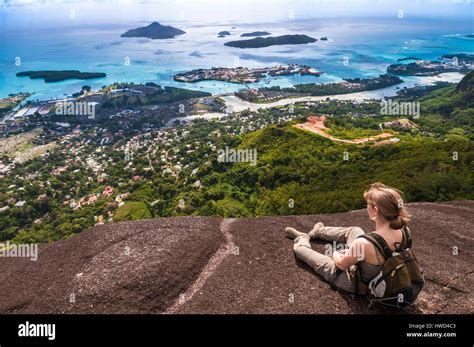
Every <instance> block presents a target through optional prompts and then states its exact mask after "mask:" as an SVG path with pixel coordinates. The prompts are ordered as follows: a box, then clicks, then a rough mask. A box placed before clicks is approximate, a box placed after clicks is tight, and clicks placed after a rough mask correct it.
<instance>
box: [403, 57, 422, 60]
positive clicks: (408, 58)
mask: <svg viewBox="0 0 474 347" xmlns="http://www.w3.org/2000/svg"><path fill="white" fill-rule="evenodd" d="M405 60H421V59H420V58H417V57H406V58H399V59H397V61H405Z"/></svg>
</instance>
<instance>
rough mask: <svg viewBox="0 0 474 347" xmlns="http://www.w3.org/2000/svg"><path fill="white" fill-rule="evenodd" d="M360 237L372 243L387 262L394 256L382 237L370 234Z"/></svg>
mask: <svg viewBox="0 0 474 347" xmlns="http://www.w3.org/2000/svg"><path fill="white" fill-rule="evenodd" d="M359 237H362V238H364V239H366V240H367V241H369V242H370V243H372V244H373V245H374V246H375V248H376V249H377V250H378V251H379V252H380V254H382V256H383V257H384V259H385V260H387V259H388V258H390V257H391V256H392V250H391V249H390V247H389V246H388V244H387V242H386V241H385V239H384V238H383V237H382V236H380V235H377V234H376V233H368V234H364V235H361V236H359Z"/></svg>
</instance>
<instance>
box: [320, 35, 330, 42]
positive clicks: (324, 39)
mask: <svg viewBox="0 0 474 347" xmlns="http://www.w3.org/2000/svg"><path fill="white" fill-rule="evenodd" d="M320 40H321V41H327V40H328V38H327V37H326V36H324V37H321V38H320Z"/></svg>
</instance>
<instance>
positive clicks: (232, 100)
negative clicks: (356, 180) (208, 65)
mask: <svg viewBox="0 0 474 347" xmlns="http://www.w3.org/2000/svg"><path fill="white" fill-rule="evenodd" d="M463 77H464V75H463V74H460V73H457V72H449V73H443V74H440V75H437V76H430V77H411V78H406V79H405V80H404V82H403V83H401V84H397V85H393V86H390V87H386V88H382V89H376V90H370V91H365V92H357V93H348V94H335V95H325V96H303V97H299V98H288V99H281V100H278V101H275V102H270V103H253V102H249V101H244V100H241V99H239V98H238V97H237V96H235V95H227V96H222V97H221V98H222V99H223V100H224V101H225V104H226V107H227V109H228V110H229V107H230V108H231V110H232V112H240V111H243V110H247V109H249V110H250V111H257V110H258V109H267V108H272V107H276V106H286V105H289V104H293V103H296V102H304V101H323V100H326V99H327V98H330V99H334V100H342V101H344V100H352V101H355V102H357V101H358V102H362V101H364V100H370V99H375V100H380V99H383V98H385V97H392V96H395V95H396V93H397V91H398V90H401V89H403V88H412V87H415V86H416V85H422V86H423V85H430V84H434V83H435V82H452V83H457V82H459V81H460V80H461V79H462V78H463Z"/></svg>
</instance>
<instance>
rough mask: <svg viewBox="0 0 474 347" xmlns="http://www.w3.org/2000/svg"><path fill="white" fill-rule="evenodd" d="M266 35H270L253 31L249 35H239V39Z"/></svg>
mask: <svg viewBox="0 0 474 347" xmlns="http://www.w3.org/2000/svg"><path fill="white" fill-rule="evenodd" d="M267 35H271V33H269V32H267V31H253V32H251V33H243V34H242V35H240V37H256V36H267Z"/></svg>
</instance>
